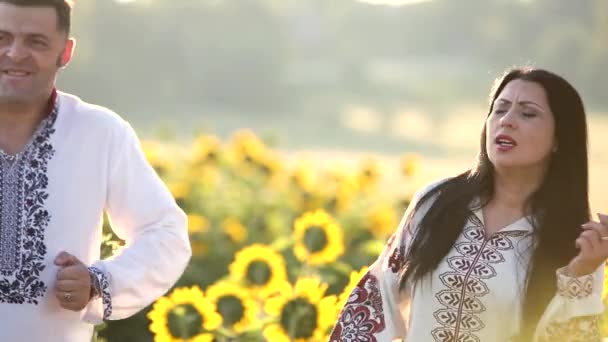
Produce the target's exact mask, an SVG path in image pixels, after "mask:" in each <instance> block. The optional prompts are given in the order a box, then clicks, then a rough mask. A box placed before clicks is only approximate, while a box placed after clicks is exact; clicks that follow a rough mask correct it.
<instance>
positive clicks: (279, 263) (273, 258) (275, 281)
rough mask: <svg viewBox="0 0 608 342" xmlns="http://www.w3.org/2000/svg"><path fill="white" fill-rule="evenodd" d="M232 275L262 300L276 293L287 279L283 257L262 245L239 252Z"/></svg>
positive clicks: (233, 265) (231, 270)
mask: <svg viewBox="0 0 608 342" xmlns="http://www.w3.org/2000/svg"><path fill="white" fill-rule="evenodd" d="M230 274H231V275H232V276H233V277H234V278H236V279H237V280H239V281H241V282H242V283H244V284H245V286H247V287H251V289H252V290H253V291H255V293H256V294H258V295H259V296H260V297H262V298H265V297H267V296H268V295H270V294H272V293H274V292H275V291H276V290H277V289H278V288H279V287H280V286H281V284H283V282H285V281H286V279H287V274H286V271H285V261H284V260H283V257H282V256H281V255H280V254H279V253H277V252H276V251H275V250H274V249H272V248H270V247H268V246H264V245H261V244H254V245H251V246H249V247H246V248H244V249H242V250H241V251H239V252H237V253H236V255H235V257H234V262H232V264H230Z"/></svg>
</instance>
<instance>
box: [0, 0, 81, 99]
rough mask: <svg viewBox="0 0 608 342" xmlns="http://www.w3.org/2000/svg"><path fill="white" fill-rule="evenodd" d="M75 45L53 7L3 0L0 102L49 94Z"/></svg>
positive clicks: (0, 25)
mask: <svg viewBox="0 0 608 342" xmlns="http://www.w3.org/2000/svg"><path fill="white" fill-rule="evenodd" d="M73 48H74V41H73V40H72V39H68V38H67V34H66V32H63V31H61V30H59V27H58V18H57V13H56V12H55V9H54V8H52V7H19V6H15V5H12V4H8V3H1V2H0V104H2V103H5V104H6V103H12V104H32V103H35V102H36V101H40V100H41V99H43V98H45V97H46V96H49V95H50V92H51V90H52V88H53V87H54V84H55V77H56V74H57V71H58V70H59V68H60V67H61V66H63V65H65V64H67V63H68V62H69V60H70V58H71V56H72V52H73Z"/></svg>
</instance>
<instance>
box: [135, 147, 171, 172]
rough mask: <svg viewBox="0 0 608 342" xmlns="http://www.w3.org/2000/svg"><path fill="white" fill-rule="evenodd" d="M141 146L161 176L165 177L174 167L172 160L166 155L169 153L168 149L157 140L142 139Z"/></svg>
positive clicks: (149, 161) (147, 158)
mask: <svg viewBox="0 0 608 342" xmlns="http://www.w3.org/2000/svg"><path fill="white" fill-rule="evenodd" d="M141 147H142V150H143V152H144V156H145V157H146V160H147V161H148V163H150V165H151V166H152V168H154V170H155V171H156V173H158V175H159V176H160V177H165V176H166V175H167V174H168V173H169V172H170V171H171V170H172V169H173V165H172V164H171V162H170V160H169V159H168V158H166V157H164V156H166V155H167V151H166V149H164V148H163V146H162V145H161V144H159V143H158V142H156V141H151V140H145V141H142V143H141Z"/></svg>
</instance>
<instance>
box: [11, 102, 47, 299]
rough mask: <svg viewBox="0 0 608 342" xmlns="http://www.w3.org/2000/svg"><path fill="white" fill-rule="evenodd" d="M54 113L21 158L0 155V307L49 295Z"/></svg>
mask: <svg viewBox="0 0 608 342" xmlns="http://www.w3.org/2000/svg"><path fill="white" fill-rule="evenodd" d="M57 113H58V106H57V103H55V106H54V107H53V110H52V112H51V113H50V114H49V116H48V117H47V118H46V119H45V120H44V121H43V122H42V123H41V124H40V127H39V129H38V131H37V132H36V133H35V134H34V137H33V139H32V141H31V142H30V143H29V144H28V145H27V146H26V148H25V150H24V151H23V152H21V153H20V154H18V155H16V156H11V155H7V154H5V153H3V152H2V153H0V161H1V165H0V186H1V189H0V274H1V277H0V303H19V304H23V303H30V304H38V300H39V299H40V298H41V297H42V296H43V295H44V293H45V291H46V289H47V287H46V285H45V284H44V282H42V281H41V280H40V273H41V272H42V271H43V270H44V268H45V265H44V257H45V255H46V253H47V250H46V245H45V244H44V231H45V229H46V228H47V226H48V224H49V222H50V220H51V216H50V214H49V212H48V211H47V210H46V209H45V206H44V203H45V202H46V200H47V199H48V197H49V194H48V192H47V187H48V177H47V164H48V162H49V160H50V159H51V157H52V156H53V154H54V153H55V150H54V149H53V146H52V145H51V143H50V138H51V135H52V134H53V133H54V132H55V129H54V128H53V125H54V123H55V120H56V119H57Z"/></svg>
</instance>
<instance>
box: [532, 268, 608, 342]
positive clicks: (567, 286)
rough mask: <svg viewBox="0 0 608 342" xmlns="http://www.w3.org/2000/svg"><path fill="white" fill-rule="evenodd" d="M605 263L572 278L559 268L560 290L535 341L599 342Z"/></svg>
mask: <svg viewBox="0 0 608 342" xmlns="http://www.w3.org/2000/svg"><path fill="white" fill-rule="evenodd" d="M603 282H604V265H602V266H601V267H599V268H598V269H597V270H596V271H595V272H594V273H592V274H588V275H584V276H582V277H571V276H569V275H568V274H567V273H566V268H565V267H564V268H560V269H558V270H557V293H556V294H555V296H554V297H553V299H552V300H551V302H549V305H548V306H547V309H546V310H545V312H544V313H543V316H542V317H541V319H540V321H539V324H538V326H537V329H536V333H535V337H534V341H535V342H548V341H568V342H595V341H597V342H599V341H601V340H602V338H601V335H600V330H599V319H600V315H601V314H602V312H603V311H604V306H603V304H602V290H603Z"/></svg>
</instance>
